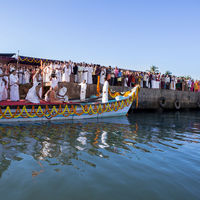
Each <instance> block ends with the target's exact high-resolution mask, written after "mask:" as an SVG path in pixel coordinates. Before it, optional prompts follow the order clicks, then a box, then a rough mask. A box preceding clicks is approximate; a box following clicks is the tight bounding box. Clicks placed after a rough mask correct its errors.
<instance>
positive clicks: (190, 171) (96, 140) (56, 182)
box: [0, 112, 200, 200]
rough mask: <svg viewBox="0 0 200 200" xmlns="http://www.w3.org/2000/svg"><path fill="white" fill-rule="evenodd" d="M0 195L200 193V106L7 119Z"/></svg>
mask: <svg viewBox="0 0 200 200" xmlns="http://www.w3.org/2000/svg"><path fill="white" fill-rule="evenodd" d="M0 199H1V200H26V199H27V200H40V199H42V200H43V199H47V200H54V199H55V200H62V199H63V200H67V199H73V200H75V199H80V200H82V199H87V200H88V199H92V200H96V199H99V200H106V199H108V200H111V199H114V200H118V199H119V200H126V199H130V200H132V199H145V200H146V199H148V200H149V199H152V200H155V199H166V200H169V199H181V200H183V199H189V200H193V199H194V200H196V199H200V112H176V113H174V112H170V113H159V114H158V113H135V114H132V115H129V116H128V117H117V118H105V119H99V120H97V119H95V120H94V119H93V120H86V121H66V122H64V121H61V122H48V123H19V124H4V125H0Z"/></svg>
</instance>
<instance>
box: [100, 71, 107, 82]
mask: <svg viewBox="0 0 200 200" xmlns="http://www.w3.org/2000/svg"><path fill="white" fill-rule="evenodd" d="M105 77H106V69H103V70H102V71H101V73H100V84H101V85H103V84H104V81H105Z"/></svg>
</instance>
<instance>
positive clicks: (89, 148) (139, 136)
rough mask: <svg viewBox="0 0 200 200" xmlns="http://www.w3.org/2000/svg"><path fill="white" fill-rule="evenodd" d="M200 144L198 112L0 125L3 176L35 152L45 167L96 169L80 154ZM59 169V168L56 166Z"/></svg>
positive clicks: (129, 152)
mask: <svg viewBox="0 0 200 200" xmlns="http://www.w3.org/2000/svg"><path fill="white" fill-rule="evenodd" d="M199 142H200V114H199V113H164V114H162V115H160V114H152V113H137V114H135V115H130V116H129V117H119V118H112V119H109V118H108V119H99V120H87V121H81V122H80V121H76V122H75V121H69V122H48V123H44V122H43V123H38V122H37V123H19V124H12V125H6V124H5V125H1V126H0V151H1V154H0V163H1V165H0V177H1V176H2V173H3V172H4V171H6V170H7V169H8V167H9V165H10V164H11V162H12V161H21V160H23V156H22V155H28V156H31V157H32V158H33V159H34V160H35V162H37V163H38V165H39V166H40V170H39V171H33V172H32V176H33V177H35V176H37V175H39V174H40V173H43V171H44V166H43V164H42V163H44V162H45V163H47V164H48V165H49V166H55V167H56V166H60V165H70V166H73V167H74V168H76V169H80V164H77V161H78V162H81V163H84V164H86V165H89V166H92V167H96V163H95V161H94V159H85V157H84V156H82V154H81V153H85V154H86V155H89V156H92V157H100V158H105V159H109V157H110V156H111V155H112V154H116V155H118V156H126V157H132V156H138V155H137V153H138V152H144V153H152V152H153V151H160V152H164V151H166V150H168V149H169V148H170V149H178V148H180V147H181V146H183V145H185V144H187V143H199ZM55 170H58V171H59V169H57V168H56V169H55Z"/></svg>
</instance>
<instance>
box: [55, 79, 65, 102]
mask: <svg viewBox="0 0 200 200" xmlns="http://www.w3.org/2000/svg"><path fill="white" fill-rule="evenodd" d="M57 98H58V99H59V100H60V101H63V102H68V96H67V87H65V86H64V83H62V82H60V83H58V92H57Z"/></svg>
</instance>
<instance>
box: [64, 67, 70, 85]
mask: <svg viewBox="0 0 200 200" xmlns="http://www.w3.org/2000/svg"><path fill="white" fill-rule="evenodd" d="M70 75H71V68H70V67H66V66H65V67H64V73H63V78H62V80H63V81H66V82H70Z"/></svg>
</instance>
